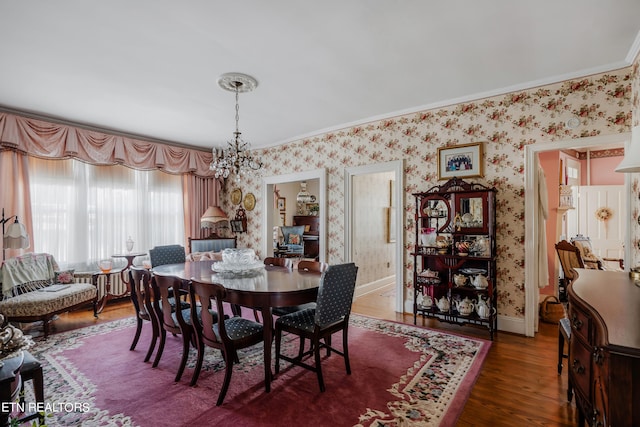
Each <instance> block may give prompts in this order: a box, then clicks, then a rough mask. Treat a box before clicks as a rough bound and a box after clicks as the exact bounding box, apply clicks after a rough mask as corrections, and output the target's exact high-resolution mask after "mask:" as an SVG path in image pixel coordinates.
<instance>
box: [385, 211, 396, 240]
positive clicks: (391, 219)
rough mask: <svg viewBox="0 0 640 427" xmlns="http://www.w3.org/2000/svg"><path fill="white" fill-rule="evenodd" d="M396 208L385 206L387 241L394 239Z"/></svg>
mask: <svg viewBox="0 0 640 427" xmlns="http://www.w3.org/2000/svg"><path fill="white" fill-rule="evenodd" d="M395 231H396V208H393V207H389V208H387V243H394V242H395V241H396V234H395Z"/></svg>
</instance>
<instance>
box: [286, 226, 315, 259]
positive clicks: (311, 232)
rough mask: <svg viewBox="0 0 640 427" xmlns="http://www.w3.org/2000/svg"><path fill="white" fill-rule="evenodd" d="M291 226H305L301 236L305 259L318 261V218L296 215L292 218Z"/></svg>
mask: <svg viewBox="0 0 640 427" xmlns="http://www.w3.org/2000/svg"><path fill="white" fill-rule="evenodd" d="M293 225H304V226H305V231H304V234H303V235H302V239H303V240H304V256H305V258H315V259H318V256H319V255H320V218H319V217H318V216H314V215H296V216H294V217H293ZM307 226H308V227H307Z"/></svg>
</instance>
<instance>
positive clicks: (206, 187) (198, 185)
mask: <svg viewBox="0 0 640 427" xmlns="http://www.w3.org/2000/svg"><path fill="white" fill-rule="evenodd" d="M182 185H183V190H184V191H183V194H184V203H183V205H184V210H185V215H184V217H185V224H184V229H185V235H186V236H187V237H188V236H190V237H200V235H201V230H200V217H201V216H202V214H204V212H205V211H206V210H207V208H208V207H209V206H219V197H218V195H219V192H220V187H221V186H222V183H221V182H220V180H217V179H202V178H200V177H197V176H193V175H184V176H183V178H182ZM228 215H229V214H227V216H228ZM186 243H187V244H188V242H186ZM185 247H186V246H185Z"/></svg>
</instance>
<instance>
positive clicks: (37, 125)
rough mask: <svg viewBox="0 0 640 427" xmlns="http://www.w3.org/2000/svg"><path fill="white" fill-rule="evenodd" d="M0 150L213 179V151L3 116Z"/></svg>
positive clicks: (0, 126) (1, 117)
mask: <svg viewBox="0 0 640 427" xmlns="http://www.w3.org/2000/svg"><path fill="white" fill-rule="evenodd" d="M0 149H13V150H18V151H22V152H25V153H27V154H29V155H32V156H37V157H44V158H57V159H59V158H75V159H79V160H82V161H85V162H88V163H92V164H101V165H105V164H122V165H125V166H129V167H132V168H134V169H141V170H148V169H162V170H163V171H165V172H168V173H173V174H185V173H192V174H194V175H196V176H200V177H204V178H206V177H213V172H212V171H210V170H209V164H210V163H211V160H212V154H211V152H209V151H201V150H195V149H190V148H185V147H176V146H171V145H167V144H161V143H157V142H148V141H142V140H139V139H134V138H129V137H125V136H118V135H108V134H105V133H101V132H96V131H91V130H87V129H82V128H77V127H73V126H68V125H62V124H56V123H49V122H46V121H43V120H38V119H32V118H25V117H20V116H16V115H14V114H10V113H3V112H0Z"/></svg>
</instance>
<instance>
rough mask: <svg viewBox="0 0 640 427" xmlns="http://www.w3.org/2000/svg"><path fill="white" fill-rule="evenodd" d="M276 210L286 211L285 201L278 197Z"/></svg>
mask: <svg viewBox="0 0 640 427" xmlns="http://www.w3.org/2000/svg"><path fill="white" fill-rule="evenodd" d="M278 210H279V211H286V210H287V199H286V198H284V197H278Z"/></svg>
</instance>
